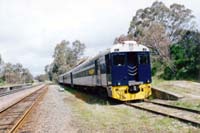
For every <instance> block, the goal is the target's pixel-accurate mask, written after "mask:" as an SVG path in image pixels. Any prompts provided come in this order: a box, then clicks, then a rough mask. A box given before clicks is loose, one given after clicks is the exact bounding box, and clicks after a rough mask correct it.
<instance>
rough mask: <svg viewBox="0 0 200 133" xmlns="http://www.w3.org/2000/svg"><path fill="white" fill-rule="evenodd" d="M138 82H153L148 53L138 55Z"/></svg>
mask: <svg viewBox="0 0 200 133" xmlns="http://www.w3.org/2000/svg"><path fill="white" fill-rule="evenodd" d="M137 58H138V80H139V81H142V82H144V83H147V82H151V66H150V57H149V53H148V52H143V53H138V54H137Z"/></svg>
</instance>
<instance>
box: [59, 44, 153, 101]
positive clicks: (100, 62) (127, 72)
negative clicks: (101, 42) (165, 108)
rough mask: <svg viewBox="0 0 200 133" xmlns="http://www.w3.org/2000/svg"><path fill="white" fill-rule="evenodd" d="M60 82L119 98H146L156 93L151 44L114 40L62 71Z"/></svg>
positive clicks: (124, 99) (126, 99) (120, 99)
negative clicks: (102, 49)
mask: <svg viewBox="0 0 200 133" xmlns="http://www.w3.org/2000/svg"><path fill="white" fill-rule="evenodd" d="M58 82H59V83H60V84H63V85H68V86H71V87H74V88H76V87H78V88H80V89H87V88H89V89H91V90H92V91H93V92H104V93H103V94H104V95H106V96H108V97H110V98H112V99H116V100H119V101H133V100H143V99H145V98H148V97H149V96H150V95H151V93H152V91H151V82H152V79H151V63H150V51H149V48H148V47H146V46H144V45H142V44H138V43H137V42H135V41H124V42H121V43H117V44H114V45H113V46H112V47H111V48H110V49H107V50H105V51H103V52H100V53H99V54H97V55H96V56H94V57H91V58H89V59H87V60H85V61H83V62H82V63H80V64H79V65H77V66H75V67H74V68H73V69H71V70H70V71H68V72H66V73H64V74H61V75H59V77H58Z"/></svg>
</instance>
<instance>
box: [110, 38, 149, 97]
mask: <svg viewBox="0 0 200 133" xmlns="http://www.w3.org/2000/svg"><path fill="white" fill-rule="evenodd" d="M109 56H110V62H111V63H110V78H109V79H110V82H109V83H110V84H111V86H110V87H109V88H108V89H109V90H108V92H109V93H108V95H109V96H110V97H112V98H114V99H118V100H121V101H129V100H138V99H145V98H147V97H149V96H150V95H151V66H150V53H149V49H148V48H147V47H145V46H143V45H139V44H137V43H136V42H134V41H126V42H125V43H124V44H117V45H115V46H114V47H113V48H112V49H111V53H110V55H109Z"/></svg>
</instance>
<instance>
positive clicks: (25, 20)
mask: <svg viewBox="0 0 200 133" xmlns="http://www.w3.org/2000/svg"><path fill="white" fill-rule="evenodd" d="M152 2H153V0H148V1H147V0H144V1H140V2H137V3H136V2H135V1H133V0H126V1H124V0H95V1H94V0H84V1H81V0H51V1H49V0H42V1H41V0H28V1H27V0H20V1H13V0H1V1H0V18H1V21H0V54H2V57H3V59H4V60H5V61H6V62H13V63H16V62H20V63H22V64H23V65H24V66H25V67H28V68H29V69H30V70H31V72H32V73H33V74H34V75H37V74H40V73H44V66H45V65H47V64H50V63H51V61H52V55H53V50H54V47H55V46H56V44H57V43H59V42H61V41H62V40H64V39H65V40H68V41H70V42H72V41H74V40H76V39H79V40H80V41H81V42H83V43H85V44H86V47H87V49H86V52H85V55H86V56H92V55H94V54H96V52H97V51H102V50H104V49H107V48H108V47H111V45H112V43H113V41H114V38H115V37H116V36H119V35H121V34H126V33H127V31H128V27H129V24H130V21H131V19H132V16H133V15H135V12H136V11H137V10H138V9H140V8H145V7H147V6H151V4H152ZM164 2H165V3H166V4H167V5H170V4H172V3H174V2H178V3H182V4H185V5H186V7H188V8H190V9H192V10H193V11H194V15H195V16H197V21H198V24H199V23H200V22H199V21H200V19H199V16H200V9H199V7H198V6H199V5H200V2H199V1H194V0H193V1H192V2H191V1H186V0H174V1H173V0H164Z"/></svg>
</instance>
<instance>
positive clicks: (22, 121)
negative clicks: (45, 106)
mask: <svg viewBox="0 0 200 133" xmlns="http://www.w3.org/2000/svg"><path fill="white" fill-rule="evenodd" d="M43 88H44V89H45V90H43V92H42V93H41V94H40V95H39V96H38V97H37V98H36V100H35V101H34V102H33V103H32V104H31V106H30V107H29V108H28V109H27V110H26V112H25V113H24V114H23V115H22V117H21V118H20V119H19V120H18V121H17V122H16V124H15V125H14V126H13V127H12V129H11V130H10V131H9V132H8V133H15V132H17V130H18V129H19V128H20V127H22V125H23V124H24V122H25V120H26V118H27V117H28V116H29V115H30V113H31V112H32V109H33V107H34V106H35V105H36V104H37V103H38V102H39V100H40V99H41V98H42V97H43V96H44V95H45V93H46V91H47V88H48V87H47V86H44V87H43ZM43 88H42V89H43Z"/></svg>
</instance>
